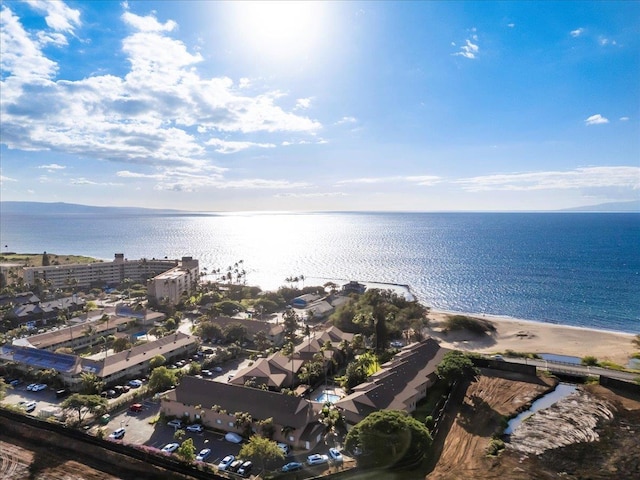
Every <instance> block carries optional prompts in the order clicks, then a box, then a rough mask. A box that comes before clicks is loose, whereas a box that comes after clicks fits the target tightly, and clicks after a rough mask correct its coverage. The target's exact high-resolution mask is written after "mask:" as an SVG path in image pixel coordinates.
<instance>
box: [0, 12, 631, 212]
mask: <svg viewBox="0 0 640 480" xmlns="http://www.w3.org/2000/svg"><path fill="white" fill-rule="evenodd" d="M0 27H1V39H0V40H1V41H0V67H1V75H0V81H1V83H0V127H1V128H0V180H1V184H0V200H2V201H37V202H67V203H81V204H87V205H96V206H137V207H149V208H174V209H181V210H192V211H194V210H195V211H211V212H232V211H328V210H334V211H361V210H362V211H448V210H454V211H457V210H465V211H469V210H482V211H487V210H508V211H514V210H516V211H517V210H556V209H563V208H573V207H579V206H584V205H596V204H601V203H607V202H623V201H631V200H638V199H640V2H637V1H626V2H622V1H608V2H603V1H597V2H580V1H572V2H564V1H563V2H557V3H554V2H525V1H517V2H515V1H514V2H491V1H482V2H473V1H460V2H456V1H446V2H444V1H443V2H438V1H430V2H382V1H376V2H364V1H362V2H348V1H340V2H299V3H298V2H279V1H274V2H269V1H264V2H249V1H243V2H214V1H189V0H181V1H151V0H144V1H128V2H117V1H108V0H102V1H95V0H93V1H84V2H83V1H66V2H63V1H47V0H25V1H17V0H3V1H2V4H1V6H0Z"/></svg>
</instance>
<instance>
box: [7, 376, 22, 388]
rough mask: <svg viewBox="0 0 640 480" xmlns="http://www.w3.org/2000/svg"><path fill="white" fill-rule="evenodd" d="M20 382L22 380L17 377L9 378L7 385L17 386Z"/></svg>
mask: <svg viewBox="0 0 640 480" xmlns="http://www.w3.org/2000/svg"><path fill="white" fill-rule="evenodd" d="M21 383H22V380H20V379H19V378H16V379H15V380H11V381H10V382H9V385H11V386H12V387H17V386H18V385H20V384H21Z"/></svg>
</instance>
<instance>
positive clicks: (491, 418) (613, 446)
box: [427, 372, 640, 480]
mask: <svg viewBox="0 0 640 480" xmlns="http://www.w3.org/2000/svg"><path fill="white" fill-rule="evenodd" d="M485 373H487V375H483V376H481V377H479V378H478V380H477V381H476V382H473V383H471V384H470V385H469V386H468V388H467V390H466V395H465V398H464V402H463V403H462V404H461V405H459V407H458V408H457V409H455V412H454V415H455V420H454V422H453V424H452V426H451V429H450V431H449V434H448V436H447V438H446V440H445V442H444V446H443V448H442V454H441V456H440V458H439V460H438V462H437V464H436V466H435V468H434V470H433V471H432V472H431V473H430V474H429V475H427V479H428V480H458V479H463V478H464V479H479V480H489V479H505V478H508V479H512V480H519V479H523V480H524V479H540V480H543V479H544V480H546V479H551V478H559V477H561V478H564V479H587V478H588V479H622V478H625V479H626V478H629V479H630V478H640V448H638V438H640V432H639V431H640V398H638V396H633V395H629V394H617V393H615V392H613V391H611V390H608V389H606V388H604V387H601V386H599V385H593V386H587V387H585V390H586V391H587V392H588V393H589V394H591V395H593V396H594V397H596V398H597V399H599V400H604V401H606V402H608V404H610V405H612V406H613V407H614V410H615V412H614V417H613V419H612V420H610V421H609V422H607V423H604V424H603V425H600V426H599V427H598V429H597V430H598V434H599V437H600V439H599V440H598V441H597V442H590V443H580V444H573V445H569V446H565V447H561V448H556V449H553V450H548V451H546V452H544V453H542V454H541V455H538V456H535V455H523V454H521V453H518V452H515V451H513V450H511V449H509V448H507V449H506V450H505V451H503V452H502V453H501V454H500V455H499V456H497V457H490V456H487V446H488V445H489V441H490V440H491V437H492V435H493V434H494V433H495V432H497V431H499V429H500V428H501V427H500V425H501V417H502V416H503V415H511V414H514V413H516V412H517V411H519V410H521V409H522V408H523V406H524V405H525V404H527V403H529V402H530V401H531V400H532V399H533V398H534V397H536V396H538V395H540V394H541V393H542V392H544V390H545V389H547V388H548V387H547V384H548V383H549V382H550V381H549V380H548V379H532V378H526V377H522V376H520V377H518V376H514V375H511V374H509V375H504V374H502V373H500V374H497V373H489V372H485Z"/></svg>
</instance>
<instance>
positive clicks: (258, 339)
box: [253, 330, 271, 352]
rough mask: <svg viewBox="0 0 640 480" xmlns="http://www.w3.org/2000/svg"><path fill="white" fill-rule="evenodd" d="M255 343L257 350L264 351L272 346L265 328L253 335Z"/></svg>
mask: <svg viewBox="0 0 640 480" xmlns="http://www.w3.org/2000/svg"><path fill="white" fill-rule="evenodd" d="M253 343H254V344H255V346H256V350H259V351H261V352H264V351H265V350H266V349H267V348H269V347H270V346H271V341H270V340H269V339H268V338H267V334H266V332H265V331H264V330H258V331H257V332H256V334H255V335H254V336H253Z"/></svg>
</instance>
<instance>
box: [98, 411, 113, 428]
mask: <svg viewBox="0 0 640 480" xmlns="http://www.w3.org/2000/svg"><path fill="white" fill-rule="evenodd" d="M110 420H111V415H109V414H108V413H105V414H104V415H102V416H101V417H100V418H99V419H98V421H99V422H100V423H101V424H102V425H106V424H107V423H109V421H110Z"/></svg>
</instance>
